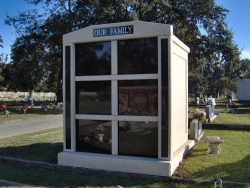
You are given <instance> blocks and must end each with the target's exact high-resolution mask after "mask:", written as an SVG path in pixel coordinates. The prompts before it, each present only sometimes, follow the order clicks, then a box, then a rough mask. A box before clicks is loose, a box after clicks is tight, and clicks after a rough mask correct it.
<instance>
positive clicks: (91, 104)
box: [76, 81, 111, 115]
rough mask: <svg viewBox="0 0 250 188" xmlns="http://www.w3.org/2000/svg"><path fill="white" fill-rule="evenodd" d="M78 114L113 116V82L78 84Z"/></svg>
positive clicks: (85, 82)
mask: <svg viewBox="0 0 250 188" xmlns="http://www.w3.org/2000/svg"><path fill="white" fill-rule="evenodd" d="M76 114H102V115H111V81H84V82H76Z"/></svg>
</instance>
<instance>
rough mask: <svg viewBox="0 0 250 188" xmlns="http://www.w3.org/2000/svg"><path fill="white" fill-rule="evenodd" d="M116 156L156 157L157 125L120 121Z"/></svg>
mask: <svg viewBox="0 0 250 188" xmlns="http://www.w3.org/2000/svg"><path fill="white" fill-rule="evenodd" d="M118 142H119V143H118V154H119V155H126V156H137V157H151V158H157V157H158V123H157V122H140V121H120V122H119V135H118Z"/></svg>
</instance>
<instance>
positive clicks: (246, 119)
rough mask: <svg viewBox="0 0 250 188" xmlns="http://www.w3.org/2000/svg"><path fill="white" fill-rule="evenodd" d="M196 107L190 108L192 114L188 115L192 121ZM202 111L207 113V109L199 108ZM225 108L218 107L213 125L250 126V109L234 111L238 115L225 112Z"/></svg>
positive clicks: (242, 108) (243, 108)
mask: <svg viewBox="0 0 250 188" xmlns="http://www.w3.org/2000/svg"><path fill="white" fill-rule="evenodd" d="M195 108H196V107H189V111H190V113H189V114H188V117H189V119H190V120H191V119H192V113H191V111H193V110H194V109H195ZM198 108H199V109H200V110H202V111H205V107H198ZM225 109H226V108H225V107H220V106H218V107H217V106H216V107H215V112H218V113H219V115H217V117H216V119H215V120H213V121H212V122H211V123H212V124H236V125H237V124H241V125H242V124H247V125H250V108H246V107H241V108H237V109H234V111H235V113H236V114H232V113H231V112H228V111H224V110H225Z"/></svg>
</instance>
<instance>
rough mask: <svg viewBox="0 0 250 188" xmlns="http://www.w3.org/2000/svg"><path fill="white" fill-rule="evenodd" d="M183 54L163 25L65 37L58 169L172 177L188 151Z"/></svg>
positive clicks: (99, 28)
mask: <svg viewBox="0 0 250 188" xmlns="http://www.w3.org/2000/svg"><path fill="white" fill-rule="evenodd" d="M188 53H189V48H188V47H187V46H186V45H185V44H184V43H182V42H181V41H180V40H179V39H178V38H177V37H175V36H174V35H173V27H172V26H171V25H167V24H158V23H151V22H141V21H132V22H122V23H112V24H103V25H92V26H89V27H86V28H83V29H79V30H77V31H74V32H71V33H68V34H65V35H64V36H63V59H64V64H63V66H64V72H63V92H64V147H63V152H61V153H59V154H58V163H59V164H60V165H68V166H75V167H84V168H91V169H101V170H108V171H120V172H129V173H139V174H149V175H157V176H171V175H172V174H173V172H174V170H175V169H176V168H177V167H178V165H179V162H181V161H182V159H183V157H184V156H185V154H186V153H187V152H188V151H189V149H190V148H191V147H193V145H194V141H193V140H188V113H187V112H188V101H187V100H188V88H187V86H188V84H187V82H188Z"/></svg>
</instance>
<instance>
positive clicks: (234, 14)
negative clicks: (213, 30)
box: [0, 0, 250, 59]
mask: <svg viewBox="0 0 250 188" xmlns="http://www.w3.org/2000/svg"><path fill="white" fill-rule="evenodd" d="M204 1H205V0H204ZM215 2H216V4H217V5H221V6H222V7H224V8H226V9H228V10H229V13H228V15H227V19H226V22H227V23H228V29H230V30H231V31H232V33H233V34H234V42H235V43H236V44H237V45H238V47H239V48H240V49H241V50H242V55H241V58H242V59H244V58H248V59H250V24H249V23H250V22H249V19H250V11H249V7H250V0H215ZM32 8H37V7H35V6H33V5H30V4H27V3H26V2H25V1H24V0H0V36H2V39H3V46H4V48H0V54H1V53H5V54H9V55H10V45H11V44H13V42H14V41H15V38H16V34H15V29H14V27H12V26H8V25H5V24H4V19H5V18H6V15H9V16H17V15H18V12H22V11H25V10H30V9H32ZM40 10H41V8H40Z"/></svg>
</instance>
